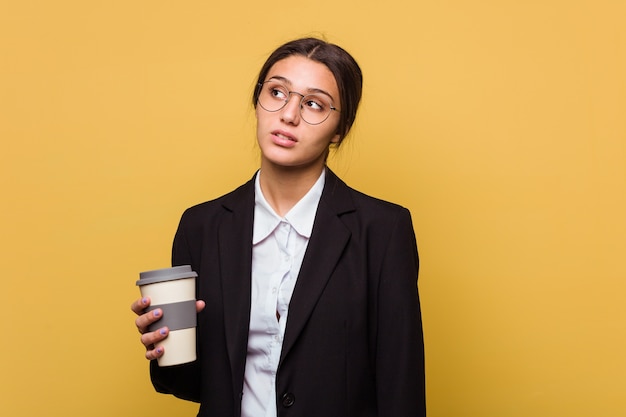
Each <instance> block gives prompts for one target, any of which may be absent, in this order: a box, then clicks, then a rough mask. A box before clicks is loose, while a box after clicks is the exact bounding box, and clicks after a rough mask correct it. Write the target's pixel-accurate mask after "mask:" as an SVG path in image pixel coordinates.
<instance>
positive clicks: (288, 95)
mask: <svg viewBox="0 0 626 417" xmlns="http://www.w3.org/2000/svg"><path fill="white" fill-rule="evenodd" d="M271 81H276V80H272V79H269V80H265V81H263V82H262V83H257V88H258V89H259V94H258V96H257V99H256V102H257V104H258V105H259V106H261V108H262V109H263V110H265V111H267V112H270V113H276V112H278V111H281V110H282V109H284V108H285V106H286V105H287V103H289V100H290V99H291V95H292V94H297V95H299V96H300V103H299V107H300V118H301V119H302V120H304V121H305V123H307V124H310V125H312V126H317V125H320V124H322V123H324V122H325V121H326V120H328V118H329V117H330V115H331V113H332V111H333V110H334V111H336V112H337V113H341V110H340V109H338V108H337V107H335V106H333V105H332V104H329V106H328V107H329V108H330V110H331V111H329V112H328V114H327V115H326V117H325V118H324V120H322V121H321V122H317V123H311V122H309V121H307V120H306V119H305V118H304V117H303V116H302V108H303V106H302V102H303V101H304V98H305V97H308V96H311V95H313V94H302V93H299V92H297V91H291V90H289V89H287V86H285V89H286V90H287V98H286V99H285V100H284V104H283V105H282V106H280V107H279V108H278V109H276V110H268V109H266V108H265V107H263V105H262V104H261V94H262V92H261V90H262V88H263V85H265V84H266V83H269V82H271ZM280 84H282V83H280ZM282 85H284V84H282Z"/></svg>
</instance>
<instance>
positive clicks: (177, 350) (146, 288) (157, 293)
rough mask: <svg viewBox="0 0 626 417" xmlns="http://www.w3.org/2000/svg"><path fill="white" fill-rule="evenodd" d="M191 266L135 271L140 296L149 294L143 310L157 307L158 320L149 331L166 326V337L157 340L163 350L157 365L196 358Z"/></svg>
mask: <svg viewBox="0 0 626 417" xmlns="http://www.w3.org/2000/svg"><path fill="white" fill-rule="evenodd" d="M197 276H198V274H197V273H196V272H194V271H192V269H191V266H189V265H183V266H175V267H173V268H164V269H156V270H153V271H146V272H141V273H139V280H138V281H137V285H138V286H139V290H140V291H141V296H142V297H146V296H147V297H150V300H151V302H150V307H148V308H147V309H146V311H152V310H154V309H156V308H160V309H161V310H162V311H163V315H162V316H161V319H160V320H158V321H156V322H155V323H152V325H151V326H150V327H149V328H148V330H149V331H151V332H152V331H155V330H157V329H160V328H161V327H165V326H167V327H168V328H169V330H170V333H169V334H168V336H167V337H166V338H165V339H164V340H163V341H161V342H160V343H157V344H156V346H157V347H163V348H164V350H165V352H164V353H163V355H162V356H161V357H160V358H158V364H159V366H171V365H179V364H182V363H187V362H193V361H195V360H196V277H197Z"/></svg>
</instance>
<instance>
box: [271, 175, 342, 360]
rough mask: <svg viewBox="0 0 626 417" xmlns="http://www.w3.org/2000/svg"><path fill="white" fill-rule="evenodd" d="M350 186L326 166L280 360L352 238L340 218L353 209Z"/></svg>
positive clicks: (304, 322) (294, 339)
mask: <svg viewBox="0 0 626 417" xmlns="http://www.w3.org/2000/svg"><path fill="white" fill-rule="evenodd" d="M348 190H349V189H348V187H347V185H345V183H343V182H342V181H341V180H340V179H339V178H338V177H337V176H335V174H334V173H333V172H332V171H330V170H329V169H327V170H326V183H325V185H324V191H323V192H322V197H321V199H320V203H319V205H318V207H317V213H316V215H315V223H314V224H313V231H312V233H311V239H310V240H309V244H308V246H307V249H306V253H305V255H304V260H303V261H302V266H301V268H300V273H299V275H298V280H297V282H296V286H295V289H294V292H293V295H292V297H291V301H290V303H289V315H288V318H287V328H286V330H285V338H284V340H283V346H282V351H281V359H280V361H281V363H282V361H283V360H284V358H285V356H286V355H287V354H288V353H289V350H290V349H291V348H292V347H293V345H294V343H295V342H296V340H297V339H298V335H299V334H300V332H301V331H302V329H303V328H304V325H305V324H306V321H307V320H308V317H309V316H310V315H311V313H312V312H313V309H314V308H315V304H316V303H317V300H318V298H319V297H320V295H321V294H322V292H323V290H324V287H325V286H326V283H327V282H328V280H329V278H330V275H331V272H332V271H333V269H334V267H335V265H336V264H337V262H338V261H339V258H340V256H341V253H342V252H343V249H344V247H345V246H346V244H347V243H348V240H349V239H350V235H351V232H350V230H349V229H348V228H347V227H346V226H345V224H344V223H343V222H342V221H341V220H340V218H339V215H340V214H342V213H345V212H348V211H353V210H354V205H353V204H352V199H351V197H350V195H349V192H348Z"/></svg>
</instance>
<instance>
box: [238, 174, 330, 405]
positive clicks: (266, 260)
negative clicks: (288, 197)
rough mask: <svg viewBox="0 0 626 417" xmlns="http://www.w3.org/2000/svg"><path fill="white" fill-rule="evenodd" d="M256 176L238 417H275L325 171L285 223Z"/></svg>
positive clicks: (294, 207)
mask: <svg viewBox="0 0 626 417" xmlns="http://www.w3.org/2000/svg"><path fill="white" fill-rule="evenodd" d="M259 175H260V171H259V172H258V173H257V175H256V179H255V205H254V231H253V237H252V303H251V308H250V329H249V333H248V354H247V359H246V370H245V374H244V386H243V397H242V400H241V416H242V417H275V416H276V413H277V411H276V370H277V369H278V361H279V359H280V352H281V349H282V343H283V338H284V335H285V327H286V324H287V314H288V310H289V301H290V300H291V295H292V294H293V289H294V287H295V285H296V279H297V278H298V273H299V271H300V267H301V265H302V259H303V258H304V252H305V251H306V247H307V244H308V243H309V238H310V237H311V231H312V230H313V221H314V220H315V213H316V212H317V206H318V204H319V201H320V197H321V195H322V190H323V188H324V180H325V170H323V171H322V175H320V177H319V179H318V180H317V182H316V183H315V184H314V185H313V187H311V189H310V190H309V191H308V192H307V194H306V195H305V196H304V197H302V199H301V200H300V201H298V203H297V204H296V205H295V206H293V208H292V209H291V210H290V211H289V212H288V213H287V214H286V215H285V216H284V217H283V218H281V217H280V216H278V215H277V214H276V212H275V211H274V210H273V209H272V207H271V206H270V205H269V203H268V202H267V201H266V200H265V197H264V196H263V192H262V191H261V186H260V182H259Z"/></svg>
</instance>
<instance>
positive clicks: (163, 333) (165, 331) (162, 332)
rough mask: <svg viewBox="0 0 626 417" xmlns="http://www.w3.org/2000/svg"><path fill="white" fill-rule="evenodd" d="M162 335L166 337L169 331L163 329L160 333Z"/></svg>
mask: <svg viewBox="0 0 626 417" xmlns="http://www.w3.org/2000/svg"><path fill="white" fill-rule="evenodd" d="M160 333H161V334H162V335H163V336H165V333H167V330H166V329H165V327H164V328H162V329H161V332H160Z"/></svg>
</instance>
